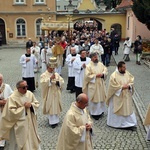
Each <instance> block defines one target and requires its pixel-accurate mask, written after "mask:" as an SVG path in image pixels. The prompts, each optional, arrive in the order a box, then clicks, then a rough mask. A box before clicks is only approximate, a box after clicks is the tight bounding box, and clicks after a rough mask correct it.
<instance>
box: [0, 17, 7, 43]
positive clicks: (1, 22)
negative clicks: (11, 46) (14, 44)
mask: <svg viewBox="0 0 150 150" xmlns="http://www.w3.org/2000/svg"><path fill="white" fill-rule="evenodd" d="M0 32H1V33H2V44H6V32H5V22H4V20H3V19H1V18H0Z"/></svg>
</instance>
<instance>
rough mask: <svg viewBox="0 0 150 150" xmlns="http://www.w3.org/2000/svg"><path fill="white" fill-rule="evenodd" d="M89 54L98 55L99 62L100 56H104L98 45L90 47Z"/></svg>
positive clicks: (101, 48)
mask: <svg viewBox="0 0 150 150" xmlns="http://www.w3.org/2000/svg"><path fill="white" fill-rule="evenodd" d="M90 53H98V55H99V60H100V59H101V58H100V57H101V55H102V54H104V49H103V47H102V46H101V45H100V44H93V45H92V46H91V47H90Z"/></svg>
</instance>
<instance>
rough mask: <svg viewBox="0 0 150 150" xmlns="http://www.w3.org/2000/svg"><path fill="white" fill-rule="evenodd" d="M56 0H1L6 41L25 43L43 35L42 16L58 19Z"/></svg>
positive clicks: (0, 29)
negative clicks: (29, 39) (41, 27)
mask: <svg viewBox="0 0 150 150" xmlns="http://www.w3.org/2000/svg"><path fill="white" fill-rule="evenodd" d="M55 5H56V4H55V0H51V1H49V0H5V1H0V32H1V33H2V36H3V44H5V43H14V42H16V43H24V42H26V41H27V40H28V38H31V39H32V40H34V41H35V40H38V38H39V36H41V30H40V24H41V19H42V17H45V18H47V19H49V17H51V18H52V19H54V20H56V15H55V12H56V10H55V7H54V6H55Z"/></svg>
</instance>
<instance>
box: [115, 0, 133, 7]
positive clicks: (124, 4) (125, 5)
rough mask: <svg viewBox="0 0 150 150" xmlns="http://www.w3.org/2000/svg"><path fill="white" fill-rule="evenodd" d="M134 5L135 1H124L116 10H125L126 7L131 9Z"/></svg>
mask: <svg viewBox="0 0 150 150" xmlns="http://www.w3.org/2000/svg"><path fill="white" fill-rule="evenodd" d="M132 5H133V1H132V0H122V2H121V3H120V5H118V6H117V7H116V8H117V9H118V8H125V7H130V6H132Z"/></svg>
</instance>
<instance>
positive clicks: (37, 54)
mask: <svg viewBox="0 0 150 150" xmlns="http://www.w3.org/2000/svg"><path fill="white" fill-rule="evenodd" d="M30 49H31V53H32V54H33V55H34V56H35V57H36V59H37V61H38V65H37V66H36V67H35V71H37V70H38V68H39V67H40V66H41V56H40V47H39V46H32V47H31V48H30Z"/></svg>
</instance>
